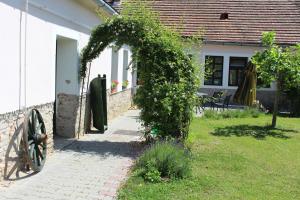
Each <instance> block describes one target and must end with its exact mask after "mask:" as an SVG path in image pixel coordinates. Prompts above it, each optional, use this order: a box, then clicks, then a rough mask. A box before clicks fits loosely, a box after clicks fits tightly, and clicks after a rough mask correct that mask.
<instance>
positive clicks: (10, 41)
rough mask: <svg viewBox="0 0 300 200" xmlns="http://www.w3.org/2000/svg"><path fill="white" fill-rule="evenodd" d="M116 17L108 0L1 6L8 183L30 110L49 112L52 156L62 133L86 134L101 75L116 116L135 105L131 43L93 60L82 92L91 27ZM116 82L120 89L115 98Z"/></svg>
mask: <svg viewBox="0 0 300 200" xmlns="http://www.w3.org/2000/svg"><path fill="white" fill-rule="evenodd" d="M116 14H118V13H117V12H116V11H115V10H114V9H113V8H112V7H111V6H110V5H109V4H107V3H106V2H105V1H103V0H1V1H0V25H1V27H2V28H1V31H0V44H1V46H0V55H1V56H0V57H1V67H0V92H1V98H0V181H1V179H2V178H3V177H6V178H9V177H8V176H9V175H10V173H12V172H11V170H12V169H14V166H15V164H16V162H17V157H18V156H17V155H18V153H19V148H20V146H19V144H20V140H21V137H22V130H23V122H24V116H25V113H26V110H29V109H31V108H37V109H38V110H39V111H40V112H41V114H42V116H43V118H44V121H45V125H46V130H47V135H48V151H49V152H51V150H52V149H53V144H54V143H55V140H54V139H53V138H54V134H56V135H59V136H64V137H69V138H73V137H75V136H77V134H82V133H83V131H84V130H83V129H84V119H85V102H86V101H85V94H86V93H87V85H88V80H92V79H93V78H94V77H97V75H98V74H101V75H103V74H106V77H107V93H108V95H107V96H108V99H107V101H108V118H109V119H112V118H113V117H115V116H117V115H119V114H120V113H122V112H124V111H126V110H127V109H128V108H129V107H130V106H131V89H130V88H131V87H132V83H134V76H132V75H133V74H134V71H133V70H132V68H130V67H129V65H130V61H131V51H130V48H129V47H128V46H126V45H124V46H123V47H121V48H120V49H115V48H113V45H112V46H111V47H107V48H106V49H105V50H104V51H103V52H102V53H101V55H100V56H99V58H97V59H95V60H94V61H93V62H92V63H91V68H90V73H89V76H88V77H87V78H86V80H85V82H84V83H85V84H84V85H83V93H81V86H82V83H83V82H82V80H81V79H80V77H79V68H80V52H81V50H82V48H83V47H84V46H85V45H86V44H87V42H88V40H89V37H90V33H91V30H92V29H93V28H94V27H95V26H97V25H99V24H101V23H102V22H103V20H104V19H103V18H104V17H111V16H113V15H116ZM113 80H117V81H118V82H119V83H120V84H119V85H118V87H117V91H116V92H115V93H114V94H111V92H110V91H111V90H110V87H111V82H112V81H113ZM127 80H128V81H129V85H128V86H127V87H126V88H125V87H122V82H124V81H127ZM80 95H83V101H80V99H81V98H80ZM80 110H81V114H80Z"/></svg>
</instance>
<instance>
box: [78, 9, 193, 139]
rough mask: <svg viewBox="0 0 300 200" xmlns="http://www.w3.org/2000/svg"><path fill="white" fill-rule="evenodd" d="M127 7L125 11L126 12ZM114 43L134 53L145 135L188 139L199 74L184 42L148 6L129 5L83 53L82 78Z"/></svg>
mask: <svg viewBox="0 0 300 200" xmlns="http://www.w3.org/2000/svg"><path fill="white" fill-rule="evenodd" d="M125 7H126V6H125ZM112 42H114V43H115V45H117V46H121V45H123V44H127V45H129V46H131V47H132V51H133V58H134V60H135V63H136V68H137V70H138V74H139V80H141V82H143V84H142V85H140V86H139V88H138V89H137V93H136V96H135V103H136V104H137V105H138V106H139V108H140V109H141V114H140V118H141V120H142V122H143V125H144V126H145V128H146V129H145V130H146V133H147V134H149V132H150V130H152V129H155V130H157V134H158V135H159V136H161V137H167V136H172V137H182V138H184V137H186V135H187V134H188V130H189V124H190V119H191V117H192V111H193V107H194V102H195V99H196V97H195V92H196V90H197V88H198V79H197V77H198V74H197V73H196V71H197V70H196V67H195V65H194V64H193V61H192V59H190V58H189V56H188V55H186V53H185V52H184V44H186V43H183V42H182V40H181V37H180V36H179V35H178V34H176V33H175V32H173V31H171V30H169V29H167V28H166V27H164V26H163V25H162V24H160V22H159V20H158V17H157V15H156V14H155V13H154V12H152V11H151V10H149V9H147V8H146V6H143V5H139V7H135V6H130V5H127V7H126V8H125V9H124V10H123V12H122V16H115V17H113V18H111V19H108V20H107V21H106V22H105V23H103V24H102V25H99V26H98V27H96V28H95V29H94V30H93V31H92V34H91V37H90V40H89V43H88V45H87V46H86V47H85V48H84V49H83V50H82V55H81V76H82V77H84V76H85V74H86V66H87V63H88V62H91V61H92V60H93V59H94V58H96V57H97V56H98V55H99V54H100V53H101V52H102V51H103V50H104V48H106V47H107V46H108V45H110V44H111V43H112Z"/></svg>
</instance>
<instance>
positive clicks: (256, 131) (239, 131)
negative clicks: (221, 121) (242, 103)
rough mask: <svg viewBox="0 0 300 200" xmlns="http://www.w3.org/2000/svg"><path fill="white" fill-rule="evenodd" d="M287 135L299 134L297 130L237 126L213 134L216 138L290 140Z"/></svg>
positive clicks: (219, 129)
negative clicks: (243, 137)
mask: <svg viewBox="0 0 300 200" xmlns="http://www.w3.org/2000/svg"><path fill="white" fill-rule="evenodd" d="M286 133H297V131H295V130H290V129H281V128H272V127H270V126H249V125H236V126H226V127H223V128H217V129H215V130H214V132H212V133H211V134H212V135H214V136H224V137H230V136H238V137H242V136H252V137H254V138H255V139H265V138H266V137H268V136H269V137H274V138H281V139H288V138H290V136H287V135H286Z"/></svg>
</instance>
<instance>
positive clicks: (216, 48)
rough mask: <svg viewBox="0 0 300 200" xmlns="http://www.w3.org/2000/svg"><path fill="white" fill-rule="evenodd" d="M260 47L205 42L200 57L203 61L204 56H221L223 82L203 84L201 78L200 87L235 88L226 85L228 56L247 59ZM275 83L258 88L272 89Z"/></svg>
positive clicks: (259, 49)
mask: <svg viewBox="0 0 300 200" xmlns="http://www.w3.org/2000/svg"><path fill="white" fill-rule="evenodd" d="M261 50H262V48H261V47H251V46H230V45H210V44H205V45H203V46H202V49H201V54H200V59H201V61H202V62H205V56H223V57H224V61H223V84H222V86H215V85H204V79H203V78H202V84H201V88H216V89H237V87H235V86H228V76H229V58H230V57H248V60H250V58H251V57H252V56H253V55H254V54H255V52H257V51H261ZM274 89H275V84H271V87H270V88H260V89H259V90H274Z"/></svg>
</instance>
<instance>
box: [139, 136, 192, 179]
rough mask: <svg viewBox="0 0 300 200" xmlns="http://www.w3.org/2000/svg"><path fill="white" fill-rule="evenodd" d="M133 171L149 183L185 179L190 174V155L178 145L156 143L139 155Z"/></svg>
mask: <svg viewBox="0 0 300 200" xmlns="http://www.w3.org/2000/svg"><path fill="white" fill-rule="evenodd" d="M135 171H136V172H137V174H138V175H139V176H142V177H143V178H144V179H145V180H146V181H150V182H159V181H160V180H161V178H170V179H180V178H185V177H187V176H189V174H190V154H189V153H188V151H187V150H186V149H184V148H183V147H181V146H179V145H178V144H173V143H171V142H157V143H155V144H154V145H152V146H151V147H150V148H149V149H148V150H146V151H145V152H144V153H143V154H142V155H141V157H140V158H139V159H138V161H137V163H136V166H135Z"/></svg>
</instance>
